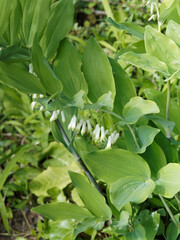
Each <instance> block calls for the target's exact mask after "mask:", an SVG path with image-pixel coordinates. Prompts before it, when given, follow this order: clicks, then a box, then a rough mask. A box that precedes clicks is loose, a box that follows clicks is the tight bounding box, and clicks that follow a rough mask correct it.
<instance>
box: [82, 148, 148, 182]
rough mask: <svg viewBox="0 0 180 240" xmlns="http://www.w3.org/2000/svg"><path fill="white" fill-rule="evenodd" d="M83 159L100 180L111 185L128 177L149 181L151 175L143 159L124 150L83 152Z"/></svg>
mask: <svg viewBox="0 0 180 240" xmlns="http://www.w3.org/2000/svg"><path fill="white" fill-rule="evenodd" d="M82 157H83V160H84V161H85V163H86V164H87V166H88V167H89V168H90V170H91V171H92V172H93V173H94V174H95V175H96V176H97V177H98V178H99V179H100V180H102V181H105V182H106V183H109V184H111V183H113V182H115V181H117V180H119V179H120V178H122V177H127V176H138V177H139V176H140V177H141V178H142V179H147V178H149V177H150V174H151V173H150V169H149V166H148V164H147V163H146V162H145V160H144V159H143V158H141V157H140V156H138V155H137V154H135V153H132V152H129V151H127V150H123V149H110V150H100V151H97V152H90V153H83V152H82ZM102 166H103V167H102Z"/></svg>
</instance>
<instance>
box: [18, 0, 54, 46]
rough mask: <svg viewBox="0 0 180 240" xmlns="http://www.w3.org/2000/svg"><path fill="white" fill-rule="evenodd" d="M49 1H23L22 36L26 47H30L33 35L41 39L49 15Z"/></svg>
mask: <svg viewBox="0 0 180 240" xmlns="http://www.w3.org/2000/svg"><path fill="white" fill-rule="evenodd" d="M50 4H51V0H46V1H44V0H38V1H36V0H25V1H24V7H23V19H22V34H23V37H24V41H25V43H26V46H27V47H29V48H30V47H32V45H33V41H34V37H35V34H36V33H37V35H38V40H39V39H40V38H41V36H42V34H43V31H44V29H45V27H46V24H47V21H48V18H49V14H50Z"/></svg>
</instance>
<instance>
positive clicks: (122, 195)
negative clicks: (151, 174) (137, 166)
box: [110, 176, 155, 210]
mask: <svg viewBox="0 0 180 240" xmlns="http://www.w3.org/2000/svg"><path fill="white" fill-rule="evenodd" d="M154 188H155V184H154V182H153V181H152V180H151V179H148V178H147V179H146V180H144V179H143V178H141V177H138V176H136V177H131V176H127V177H123V178H120V179H119V180H117V181H116V182H114V183H113V184H112V185H111V186H110V198H111V202H112V203H113V204H114V205H115V207H116V208H117V209H118V210H121V208H122V207H123V206H124V205H126V204H127V203H128V202H135V203H142V202H144V201H145V200H146V199H147V198H148V196H149V195H150V194H151V193H152V192H153V190H154Z"/></svg>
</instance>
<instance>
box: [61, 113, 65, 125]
mask: <svg viewBox="0 0 180 240" xmlns="http://www.w3.org/2000/svg"><path fill="white" fill-rule="evenodd" d="M61 120H62V122H63V123H64V122H65V121H66V118H65V115H64V111H61Z"/></svg>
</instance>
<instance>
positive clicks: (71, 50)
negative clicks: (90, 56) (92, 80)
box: [53, 39, 88, 97]
mask: <svg viewBox="0 0 180 240" xmlns="http://www.w3.org/2000/svg"><path fill="white" fill-rule="evenodd" d="M53 69H54V72H55V74H56V76H57V77H58V78H59V79H61V81H62V84H63V92H64V93H65V95H66V96H67V97H72V96H74V95H75V94H76V93H78V92H79V91H80V90H84V91H85V92H86V93H87V92H88V87H87V83H86V81H85V79H84V76H83V74H82V72H81V58H80V55H79V53H78V51H77V50H76V49H75V47H74V46H73V44H72V43H70V42H69V41H68V40H66V39H65V40H63V41H62V42H61V44H60V47H59V50H58V54H57V56H56V59H55V62H54V68H53Z"/></svg>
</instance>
